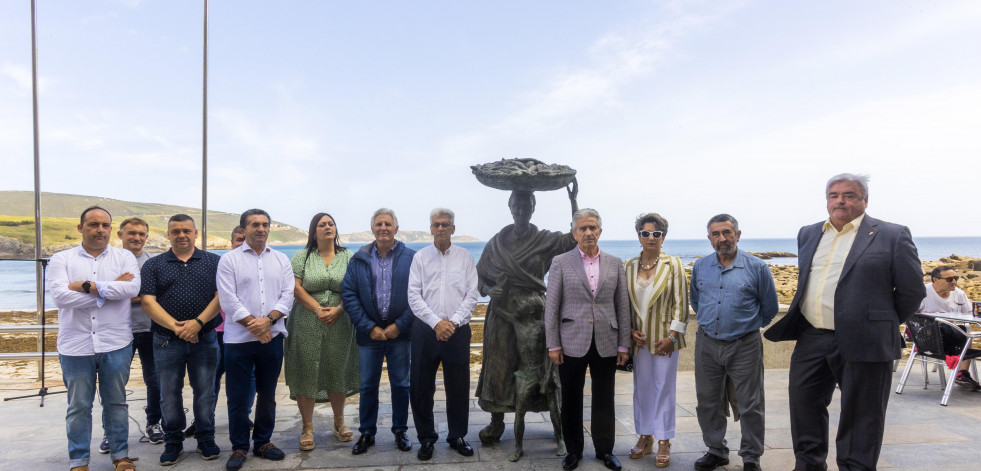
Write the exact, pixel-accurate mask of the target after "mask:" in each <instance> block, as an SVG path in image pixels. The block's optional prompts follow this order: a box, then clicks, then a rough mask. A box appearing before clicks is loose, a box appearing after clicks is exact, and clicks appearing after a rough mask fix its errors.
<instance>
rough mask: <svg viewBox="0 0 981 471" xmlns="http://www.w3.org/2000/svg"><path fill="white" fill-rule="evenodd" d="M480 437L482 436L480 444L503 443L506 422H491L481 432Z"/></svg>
mask: <svg viewBox="0 0 981 471" xmlns="http://www.w3.org/2000/svg"><path fill="white" fill-rule="evenodd" d="M478 435H479V436H480V443H483V444H485V445H487V444H489V443H496V442H499V441H501V435H504V422H494V421H491V423H489V424H487V426H486V427H484V428H483V429H481V430H480V433H479V434H478Z"/></svg>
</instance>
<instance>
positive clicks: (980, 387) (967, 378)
mask: <svg viewBox="0 0 981 471" xmlns="http://www.w3.org/2000/svg"><path fill="white" fill-rule="evenodd" d="M954 382H955V383H957V385H958V386H960V387H962V388H964V389H967V390H968V391H981V384H978V382H977V381H975V380H974V378H972V377H971V373H970V372H968V371H967V370H960V371H958V372H957V376H955V377H954Z"/></svg>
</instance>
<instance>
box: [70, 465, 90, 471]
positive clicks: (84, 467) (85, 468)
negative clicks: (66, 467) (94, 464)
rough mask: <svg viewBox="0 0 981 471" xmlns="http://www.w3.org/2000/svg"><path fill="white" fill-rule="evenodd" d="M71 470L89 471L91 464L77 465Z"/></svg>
mask: <svg viewBox="0 0 981 471" xmlns="http://www.w3.org/2000/svg"><path fill="white" fill-rule="evenodd" d="M70 471H89V465H87V464H86V465H82V466H75V467H74V468H72V469H71V470H70Z"/></svg>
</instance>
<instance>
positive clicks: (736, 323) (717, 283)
mask: <svg viewBox="0 0 981 471" xmlns="http://www.w3.org/2000/svg"><path fill="white" fill-rule="evenodd" d="M689 293H690V297H691V307H692V309H694V310H695V314H696V316H697V319H698V326H699V328H701V330H702V331H703V332H704V333H705V334H706V335H708V336H709V337H712V338H714V339H718V340H727V341H728V340H736V339H738V338H740V337H742V336H744V335H746V334H748V333H750V332H753V331H759V330H760V328H762V327H763V326H765V325H767V324H769V323H770V321H772V320H773V317H774V316H776V315H777V311H778V309H779V305H778V304H777V289H776V287H775V286H774V284H773V275H772V274H771V273H770V268H769V267H768V266H767V265H766V262H764V261H763V260H760V259H759V258H757V257H754V256H752V255H750V254H747V253H746V252H743V251H742V250H739V251H738V252H737V253H736V258H735V259H734V260H733V261H732V263H730V264H729V266H728V267H726V268H723V267H722V264H721V263H719V258H718V256H716V255H715V254H712V255H709V256H706V257H702V258H700V259H698V260H697V261H695V265H694V267H692V272H691V286H690V288H689Z"/></svg>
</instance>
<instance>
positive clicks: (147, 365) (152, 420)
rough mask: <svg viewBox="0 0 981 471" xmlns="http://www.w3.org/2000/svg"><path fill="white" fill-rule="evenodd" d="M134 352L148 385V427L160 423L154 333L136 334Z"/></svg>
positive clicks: (134, 334)
mask: <svg viewBox="0 0 981 471" xmlns="http://www.w3.org/2000/svg"><path fill="white" fill-rule="evenodd" d="M133 351H134V352H135V353H139V355H140V365H141V366H142V367H143V383H144V384H146V408H145V409H144V410H145V411H146V425H147V426H148V427H149V426H150V425H153V424H158V423H160V417H161V415H160V382H159V380H157V369H156V367H155V366H154V363H153V332H134V333H133Z"/></svg>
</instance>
